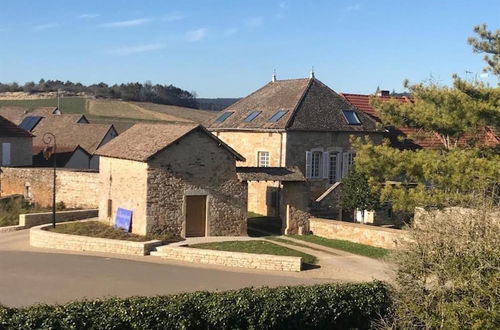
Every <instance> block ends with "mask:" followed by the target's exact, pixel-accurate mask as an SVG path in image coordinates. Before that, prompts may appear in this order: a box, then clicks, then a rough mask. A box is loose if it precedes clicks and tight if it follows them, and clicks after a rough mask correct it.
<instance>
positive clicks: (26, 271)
mask: <svg viewBox="0 0 500 330" xmlns="http://www.w3.org/2000/svg"><path fill="white" fill-rule="evenodd" d="M28 234H29V232H28V230H22V231H17V232H12V233H1V234H0V304H3V305H7V306H27V305H31V304H34V303H38V302H45V303H64V302H67V301H71V300H75V299H81V298H84V297H86V298H97V297H106V296H119V297H127V296H133V295H159V294H170V293H179V292H187V291H196V290H210V291H214V290H229V289H237V288H242V287H249V286H254V287H257V286H264V285H266V286H278V285H298V284H313V283H324V282H331V281H333V279H331V278H330V279H329V278H313V277H314V276H308V275H307V274H306V273H307V272H301V274H285V273H278V272H261V271H247V270H245V271H239V270H237V269H234V270H231V271H228V270H226V269H225V268H222V267H212V266H203V265H197V266H196V267H193V266H190V265H186V264H185V263H175V262H171V261H166V260H163V259H160V258H156V257H152V256H146V257H127V256H111V255H107V254H101V253H86V254H85V255H78V254H76V253H73V252H66V251H57V250H48V249H38V248H31V247H30V246H29V244H28ZM310 275H312V274H310Z"/></svg>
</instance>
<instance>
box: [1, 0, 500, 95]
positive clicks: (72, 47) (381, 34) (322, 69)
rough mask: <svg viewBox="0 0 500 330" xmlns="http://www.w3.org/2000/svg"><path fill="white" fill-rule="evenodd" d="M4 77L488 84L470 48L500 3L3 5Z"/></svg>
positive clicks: (368, 86)
mask: <svg viewBox="0 0 500 330" xmlns="http://www.w3.org/2000/svg"><path fill="white" fill-rule="evenodd" d="M0 8H1V9H0V81H1V82H13V81H16V82H18V83H24V82H27V81H38V80H40V79H41V78H44V79H46V80H47V79H59V80H64V81H65V80H70V81H73V82H82V83H84V84H92V83H98V82H101V81H103V82H105V83H108V84H114V83H124V82H135V81H138V82H145V81H147V80H149V81H151V82H153V83H159V84H173V85H176V86H178V87H180V88H183V89H186V90H189V91H194V92H196V94H197V95H198V96H199V97H241V96H245V95H247V94H249V93H251V92H252V91H254V90H255V89H257V88H259V87H261V86H262V85H264V84H266V83H267V82H269V81H270V80H271V77H272V74H273V70H276V75H277V77H278V79H291V78H303V77H308V76H309V73H310V71H311V68H312V67H314V72H315V75H316V77H317V78H318V79H319V80H321V81H323V82H324V83H325V84H327V85H328V86H330V87H331V88H332V89H334V90H335V91H338V92H346V93H372V92H374V91H375V89H376V88H377V86H379V87H380V88H381V89H387V90H396V91H403V90H404V89H403V86H402V82H403V81H404V80H405V79H409V80H410V82H415V83H418V82H422V81H428V80H429V79H430V78H431V77H432V79H433V80H434V81H437V82H439V83H441V84H445V85H446V84H449V83H450V82H451V76H452V75H453V74H454V73H457V74H459V75H460V76H462V77H464V78H469V79H473V77H477V79H480V80H482V81H485V82H489V83H494V82H496V80H495V79H494V77H484V74H483V75H481V73H482V68H483V67H484V66H485V64H484V62H483V60H482V57H483V56H482V55H481V54H474V53H473V52H472V49H471V47H470V46H469V45H468V44H467V38H468V37H469V36H472V35H473V32H472V29H473V27H474V26H475V25H478V24H482V23H486V24H488V26H489V27H490V28H491V29H493V30H496V29H500V1H499V0H490V1H489V0H475V1H473V0H454V1H451V0H450V1H449V0H419V1H409V0H408V1H407V0H394V1H389V0H378V1H373V0H364V1H349V0H344V1H340V0H331V1H327V0H307V1H306V0H303V1H292V0H278V1H274V0H252V1H240V0H231V1H230V0H226V1H222V0H203V1H202V0H199V1H191V0H177V1H169V0H140V1H139V0H136V1H125V0H99V1H95V0H86V1H67V0H59V1H56V0H45V1H35V0H32V1H26V0H16V1H11V0H0Z"/></svg>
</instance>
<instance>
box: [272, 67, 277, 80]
mask: <svg viewBox="0 0 500 330" xmlns="http://www.w3.org/2000/svg"><path fill="white" fill-rule="evenodd" d="M272 81H273V82H276V69H274V70H273V80H272Z"/></svg>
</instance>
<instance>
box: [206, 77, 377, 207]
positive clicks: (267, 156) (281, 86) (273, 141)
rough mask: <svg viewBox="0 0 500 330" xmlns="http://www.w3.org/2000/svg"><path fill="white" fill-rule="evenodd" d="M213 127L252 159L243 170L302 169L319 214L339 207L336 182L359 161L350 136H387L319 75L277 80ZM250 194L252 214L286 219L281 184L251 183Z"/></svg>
mask: <svg viewBox="0 0 500 330" xmlns="http://www.w3.org/2000/svg"><path fill="white" fill-rule="evenodd" d="M208 127H209V130H210V131H211V132H213V133H214V134H215V135H216V136H218V137H219V138H220V139H221V140H223V141H224V142H226V143H227V144H229V145H230V146H231V147H233V148H234V149H235V150H237V151H238V152H239V153H241V154H242V155H243V156H244V157H245V158H246V160H245V161H241V162H239V163H238V165H239V166H257V167H268V166H271V167H297V168H299V169H300V170H301V171H302V172H303V173H304V175H305V178H306V180H307V184H308V186H309V192H310V203H311V206H312V207H313V210H314V209H316V210H319V209H321V208H322V207H323V206H322V205H321V202H323V203H324V204H328V205H332V204H335V197H334V192H333V191H334V190H335V188H336V187H337V186H338V184H337V185H336V183H337V182H339V181H340V180H341V179H342V178H343V177H345V176H346V175H347V173H348V171H349V168H350V167H351V166H352V163H353V161H354V157H355V153H354V151H353V149H352V146H351V143H350V137H351V136H369V137H371V138H372V139H373V140H374V141H375V142H378V141H380V140H381V139H382V137H383V132H382V131H380V130H378V129H377V127H376V121H375V120H374V119H373V118H371V117H370V116H369V115H367V114H366V113H364V112H362V111H360V110H359V109H357V108H356V107H355V106H353V105H352V104H350V103H349V102H347V101H346V99H345V98H343V97H342V96H340V95H339V94H337V93H336V92H335V91H333V90H332V89H330V88H329V87H328V86H326V85H325V84H323V83H322V82H321V81H319V80H318V79H316V78H315V77H314V74H311V77H310V78H309V79H290V80H277V79H276V78H275V76H273V80H272V81H271V82H269V83H268V84H266V85H265V86H263V87H261V88H260V89H258V90H257V91H255V92H253V93H251V94H250V95H248V96H247V97H245V98H243V99H241V100H239V101H238V102H236V103H234V104H233V105H231V106H229V107H228V108H226V109H225V110H223V111H222V113H221V114H220V116H218V117H217V118H216V119H214V120H213V121H212V122H211V123H210V124H209V125H208ZM332 187H333V189H332ZM248 189H249V200H248V207H249V211H253V212H256V213H259V214H263V215H281V214H279V210H280V209H281V207H280V205H278V204H277V201H279V200H280V198H279V197H276V196H279V193H280V191H281V189H282V185H281V184H280V183H269V182H251V183H249V187H248ZM273 196H275V197H273ZM328 199H330V200H328ZM318 200H319V201H318ZM327 200H328V203H327ZM317 201H318V202H317Z"/></svg>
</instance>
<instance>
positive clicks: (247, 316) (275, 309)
mask: <svg viewBox="0 0 500 330" xmlns="http://www.w3.org/2000/svg"><path fill="white" fill-rule="evenodd" d="M388 307H389V300H388V295H387V288H386V286H385V285H384V284H382V283H380V282H373V283H363V284H324V285H314V286H299V287H280V288H261V289H249V288H247V289H241V290H236V291H228V292H222V293H209V292H195V293H185V294H179V295H172V296H158V297H149V298H148V297H133V298H127V299H118V298H112V299H106V300H95V301H78V302H72V303H69V304H66V305H55V306H49V305H36V306H32V307H29V308H25V309H13V308H3V309H2V308H1V307H0V328H5V329H96V328H99V329H199V328H202V329H348V328H358V329H368V328H370V327H371V326H372V325H373V324H374V321H376V320H378V319H379V317H381V316H382V317H383V316H385V314H386V313H387V310H388Z"/></svg>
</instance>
